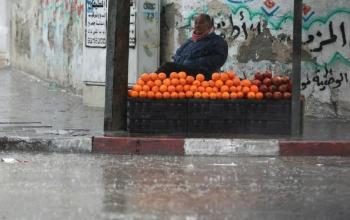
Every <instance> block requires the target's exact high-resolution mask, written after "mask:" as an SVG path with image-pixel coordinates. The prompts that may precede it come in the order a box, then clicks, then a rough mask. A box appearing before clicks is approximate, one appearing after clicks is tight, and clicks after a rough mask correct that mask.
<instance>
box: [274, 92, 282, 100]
mask: <svg viewBox="0 0 350 220" xmlns="http://www.w3.org/2000/svg"><path fill="white" fill-rule="evenodd" d="M281 98H282V93H281V92H274V93H273V99H281Z"/></svg>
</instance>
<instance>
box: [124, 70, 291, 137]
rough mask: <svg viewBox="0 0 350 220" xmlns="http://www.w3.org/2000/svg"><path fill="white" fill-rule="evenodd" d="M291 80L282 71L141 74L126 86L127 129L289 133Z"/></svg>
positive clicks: (169, 131) (133, 131) (186, 132)
mask: <svg viewBox="0 0 350 220" xmlns="http://www.w3.org/2000/svg"><path fill="white" fill-rule="evenodd" d="M291 87H292V86H291V82H290V79H289V78H288V77H287V76H283V77H282V76H272V73H271V72H269V71H266V72H265V73H263V74H261V73H256V74H255V75H254V79H252V80H249V79H240V78H239V77H238V76H237V75H236V74H235V73H234V72H233V71H229V72H224V73H214V74H213V75H212V77H211V79H210V80H205V77H204V75H202V74H198V75H196V77H193V76H187V74H186V73H185V72H179V73H175V72H173V73H171V74H170V76H169V77H167V76H166V75H165V74H164V73H159V74H156V73H150V74H142V75H141V77H140V79H139V80H138V81H137V84H136V85H135V86H133V88H132V89H131V90H129V99H128V129H129V131H130V132H131V133H155V134H185V135H191V134H197V133H200V134H205V133H210V134H215V133H220V134H225V133H242V134H282V135H284V134H290V132H291V130H290V127H291Z"/></svg>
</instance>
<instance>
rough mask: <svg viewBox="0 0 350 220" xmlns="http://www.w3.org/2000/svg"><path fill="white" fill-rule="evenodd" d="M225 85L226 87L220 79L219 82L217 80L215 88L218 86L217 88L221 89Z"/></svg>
mask: <svg viewBox="0 0 350 220" xmlns="http://www.w3.org/2000/svg"><path fill="white" fill-rule="evenodd" d="M223 85H224V82H223V81H222V80H220V79H219V80H216V81H215V86H216V87H218V88H220V87H221V86H223Z"/></svg>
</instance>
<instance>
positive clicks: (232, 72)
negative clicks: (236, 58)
mask: <svg viewBox="0 0 350 220" xmlns="http://www.w3.org/2000/svg"><path fill="white" fill-rule="evenodd" d="M227 75H228V78H229V79H234V78H235V76H236V73H235V72H234V71H233V70H230V71H227Z"/></svg>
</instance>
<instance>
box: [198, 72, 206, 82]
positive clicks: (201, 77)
mask: <svg viewBox="0 0 350 220" xmlns="http://www.w3.org/2000/svg"><path fill="white" fill-rule="evenodd" d="M196 80H198V81H199V82H203V81H204V80H205V76H204V75H203V74H201V73H200V74H197V76H196Z"/></svg>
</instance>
